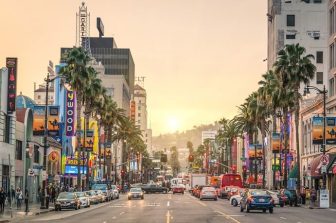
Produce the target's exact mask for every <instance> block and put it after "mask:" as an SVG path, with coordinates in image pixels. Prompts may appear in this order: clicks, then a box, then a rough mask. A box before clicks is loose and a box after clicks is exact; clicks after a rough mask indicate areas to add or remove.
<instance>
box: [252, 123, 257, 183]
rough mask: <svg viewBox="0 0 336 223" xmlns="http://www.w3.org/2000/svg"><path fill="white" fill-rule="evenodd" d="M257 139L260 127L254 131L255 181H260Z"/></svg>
mask: <svg viewBox="0 0 336 223" xmlns="http://www.w3.org/2000/svg"><path fill="white" fill-rule="evenodd" d="M257 141H258V129H257V130H256V131H255V132H254V160H253V161H254V181H255V183H256V184H257V183H258V165H257Z"/></svg>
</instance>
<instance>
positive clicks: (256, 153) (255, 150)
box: [248, 144, 263, 160]
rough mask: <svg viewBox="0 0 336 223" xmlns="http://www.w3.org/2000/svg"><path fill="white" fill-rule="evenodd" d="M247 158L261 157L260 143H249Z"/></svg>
mask: <svg viewBox="0 0 336 223" xmlns="http://www.w3.org/2000/svg"><path fill="white" fill-rule="evenodd" d="M248 155H249V159H252V160H253V159H255V158H257V159H262V157H263V151H262V145H261V144H257V145H254V144H250V147H249V151H248Z"/></svg>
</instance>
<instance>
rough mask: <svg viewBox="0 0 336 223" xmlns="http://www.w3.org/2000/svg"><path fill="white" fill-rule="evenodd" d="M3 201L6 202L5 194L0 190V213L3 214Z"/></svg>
mask: <svg viewBox="0 0 336 223" xmlns="http://www.w3.org/2000/svg"><path fill="white" fill-rule="evenodd" d="M5 201H6V193H5V191H4V189H3V188H2V187H1V188H0V213H1V214H3V213H4V210H5Z"/></svg>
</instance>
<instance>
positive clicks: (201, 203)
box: [197, 201, 207, 207]
mask: <svg viewBox="0 0 336 223" xmlns="http://www.w3.org/2000/svg"><path fill="white" fill-rule="evenodd" d="M197 203H199V204H200V205H203V206H204V207H206V206H207V205H206V204H204V203H203V202H200V201H197Z"/></svg>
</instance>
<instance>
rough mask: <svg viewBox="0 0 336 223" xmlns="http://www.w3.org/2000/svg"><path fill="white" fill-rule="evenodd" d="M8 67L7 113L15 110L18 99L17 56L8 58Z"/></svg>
mask: <svg viewBox="0 0 336 223" xmlns="http://www.w3.org/2000/svg"><path fill="white" fill-rule="evenodd" d="M6 67H7V69H8V94H7V113H9V114H10V113H13V112H14V111H15V99H16V78H17V58H8V57H7V58H6Z"/></svg>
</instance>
